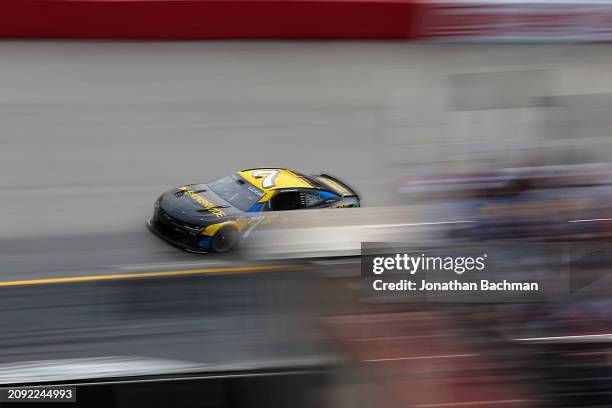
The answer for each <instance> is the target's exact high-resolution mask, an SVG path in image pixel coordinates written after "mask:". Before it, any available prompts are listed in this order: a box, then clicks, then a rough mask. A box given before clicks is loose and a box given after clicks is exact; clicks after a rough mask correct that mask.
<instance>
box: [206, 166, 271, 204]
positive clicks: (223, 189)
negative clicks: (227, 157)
mask: <svg viewBox="0 0 612 408" xmlns="http://www.w3.org/2000/svg"><path fill="white" fill-rule="evenodd" d="M208 188H210V189H211V190H212V191H213V192H214V193H215V194H217V195H218V196H220V197H221V198H223V199H224V200H225V201H227V202H228V203H230V204H231V205H233V206H234V207H236V208H238V209H240V210H242V211H249V210H250V209H251V207H253V206H254V205H255V204H257V202H258V201H259V200H260V199H261V197H263V196H264V194H265V193H264V192H263V191H261V190H260V189H258V188H257V187H255V186H254V185H252V184H251V183H249V182H247V181H246V180H244V179H243V178H242V177H240V176H238V175H236V174H234V175H231V176H227V177H223V178H222V179H219V180H217V181H213V182H211V183H208Z"/></svg>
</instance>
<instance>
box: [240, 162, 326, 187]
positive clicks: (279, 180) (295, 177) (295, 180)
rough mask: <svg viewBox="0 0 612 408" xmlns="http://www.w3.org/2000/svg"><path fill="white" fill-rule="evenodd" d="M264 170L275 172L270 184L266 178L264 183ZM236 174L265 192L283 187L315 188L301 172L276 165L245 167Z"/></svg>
mask: <svg viewBox="0 0 612 408" xmlns="http://www.w3.org/2000/svg"><path fill="white" fill-rule="evenodd" d="M266 172H270V173H269V174H272V175H273V174H274V173H272V172H276V176H274V177H273V182H272V183H273V184H272V185H270V184H269V183H270V180H267V184H266V176H267V174H266ZM238 174H239V175H240V176H241V177H243V178H244V179H245V180H246V181H248V182H249V183H251V184H253V185H254V186H256V187H257V188H259V189H261V190H263V191H265V192H270V191H274V190H278V189H285V188H315V186H314V185H313V184H312V183H311V182H309V181H308V180H307V179H306V178H305V177H304V176H302V175H301V174H299V173H297V172H294V171H291V170H288V169H283V168H278V167H261V168H255V169H247V170H242V171H239V172H238ZM264 185H265V187H264Z"/></svg>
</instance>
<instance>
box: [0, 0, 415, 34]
mask: <svg viewBox="0 0 612 408" xmlns="http://www.w3.org/2000/svg"><path fill="white" fill-rule="evenodd" d="M417 8H418V5H417V4H416V3H415V2H414V1H412V0H361V1H359V0H333V1H325V0H284V1H278V0H123V1H122V0H3V1H1V2H0V10H2V11H1V12H0V37H4V38H117V39H119V38H122V39H238V38H412V37H415V36H416V35H417V32H416V31H415V29H414V27H415V26H416V24H415V16H416V14H417Z"/></svg>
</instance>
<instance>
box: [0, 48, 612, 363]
mask: <svg viewBox="0 0 612 408" xmlns="http://www.w3.org/2000/svg"><path fill="white" fill-rule="evenodd" d="M485 48H486V47H485ZM488 49H489V50H491V48H488ZM521 50H522V51H521ZM581 50H582V49H581ZM600 50H601V49H600ZM464 51H465V50H462V49H458V48H457V47H456V46H455V45H438V46H434V47H432V46H429V45H422V44H416V45H407V44H405V43H393V42H391V43H359V42H327V43H325V42H291V43H284V42H273V41H270V42H209V43H198V42H183V43H181V42H177V43H156V42H127V43H119V42H19V41H8V42H2V43H0V90H1V92H0V202H1V205H0V283H6V282H23V281H31V280H49V279H61V278H67V277H70V278H74V277H88V276H101V275H111V276H112V275H121V274H134V273H141V274H146V273H149V274H150V273H156V272H160V271H161V272H176V271H181V270H190V269H191V270H193V269H198V270H204V272H199V273H198V275H197V276H184V275H181V276H166V277H160V276H149V277H147V278H145V277H143V278H142V279H109V280H104V281H87V280H85V281H76V282H64V283H58V282H52V281H51V282H48V281H46V282H40V284H36V285H29V284H24V285H19V286H0V293H1V296H0V328H1V329H0V350H2V352H0V364H4V363H11V362H15V361H29V360H47V359H64V358H79V357H93V356H109V355H113V356H115V355H133V354H135V353H136V354H139V355H148V356H156V357H161V358H171V359H181V360H185V359H196V360H197V361H199V362H210V363H211V364H220V363H223V362H225V363H232V362H235V363H239V362H242V363H244V364H246V363H247V362H253V361H256V360H258V359H260V357H261V359H266V360H269V361H270V360H274V359H276V360H278V361H280V360H286V359H287V358H286V357H287V355H288V354H292V355H293V356H294V357H295V355H296V354H306V355H308V356H312V355H314V356H320V355H322V352H321V350H320V349H319V350H317V351H313V350H312V347H313V344H318V343H317V339H318V331H317V329H316V328H315V327H314V325H313V322H312V316H314V315H315V314H316V311H315V310H312V309H309V308H308V307H305V305H312V304H314V303H316V302H313V301H312V299H311V298H310V295H311V294H312V293H313V291H312V287H311V286H310V285H309V284H308V282H310V280H309V279H307V278H306V277H305V275H304V274H303V273H302V272H299V271H294V270H287V271H284V272H279V271H269V270H268V271H265V272H266V273H257V274H254V273H248V274H246V273H245V274H243V273H219V271H217V272H215V273H210V274H209V273H207V272H206V271H207V270H209V269H215V268H217V269H218V268H227V267H232V266H236V265H243V264H244V261H243V260H240V261H239V262H238V264H237V263H236V261H237V260H236V259H233V258H232V257H231V256H230V257H229V258H227V257H225V258H222V259H217V258H215V257H211V256H208V257H206V258H202V257H201V256H197V255H193V254H187V253H184V252H181V251H178V250H176V249H175V248H172V247H170V246H168V245H167V244H166V243H164V242H161V241H160V240H159V239H158V238H156V237H155V236H153V235H152V234H150V233H149V232H148V231H147V229H146V227H145V222H146V220H147V218H148V216H149V215H150V213H151V210H152V203H153V201H154V199H155V198H156V197H157V196H158V195H159V194H160V193H161V192H162V191H164V190H166V189H168V188H171V187H173V186H177V185H181V184H184V183H189V182H200V181H208V180H210V179H214V178H217V177H221V176H224V175H227V174H229V173H231V172H234V171H236V170H238V169H242V168H250V167H258V166H283V167H289V168H294V169H297V170H301V171H303V172H306V173H309V172H313V173H314V172H321V171H325V172H329V173H331V174H334V175H337V176H338V177H340V178H343V179H345V180H347V181H348V182H349V183H350V184H352V185H353V186H354V187H355V188H356V189H357V190H358V191H359V192H360V193H361V195H362V196H363V199H364V201H363V204H364V205H368V206H371V205H384V204H386V203H387V202H388V193H387V191H388V190H387V186H386V185H385V183H386V182H388V181H389V180H390V179H391V178H392V177H394V176H398V175H404V174H405V169H402V168H397V167H394V165H395V164H394V161H393V160H391V159H392V158H393V157H395V156H394V155H393V153H396V155H397V154H403V151H399V150H397V149H396V148H395V146H396V145H394V144H391V145H389V143H388V142H389V141H397V140H396V139H397V138H400V139H402V140H404V139H406V138H410V135H406V134H405V129H404V128H400V135H399V136H398V134H397V133H394V132H393V131H391V130H392V129H394V128H395V126H397V125H398V123H400V124H401V122H402V120H403V119H404V118H403V117H402V116H401V114H400V117H399V118H397V117H395V115H397V114H398V111H399V112H411V110H415V112H416V113H415V115H416V116H418V117H420V116H421V115H422V114H424V113H427V104H428V103H430V102H431V101H432V100H435V101H442V103H445V102H444V101H445V97H444V95H442V94H441V93H440V90H441V89H442V87H443V85H444V84H445V83H446V82H445V81H446V76H445V75H446V74H447V73H448V72H456V71H467V72H469V71H470V70H471V69H473V67H474V66H475V64H481V65H484V66H485V67H486V69H491V68H493V69H501V68H502V67H508V66H511V65H512V64H519V63H521V64H522V62H521V61H527V62H528V65H530V66H531V67H534V66H535V67H536V68H539V67H546V66H550V65H551V64H552V65H554V64H556V63H557V62H559V61H563V60H564V58H565V57H563V55H565V54H564V52H565V47H562V46H559V47H556V48H555V47H553V50H552V51H551V52H550V55H552V57H549V58H548V59H545V58H544V57H542V53H541V52H540V51H539V50H538V49H537V47H536V48H533V49H531V48H530V49H528V50H525V49H524V48H512V47H511V48H509V49H508V50H507V51H496V50H495V47H493V52H494V53H495V55H490V54H483V53H482V52H481V50H480V48H478V47H476V48H471V49H470V51H469V52H467V53H466V52H464ZM517 51H520V54H519V55H518V56H517V55H516V54H515V53H516V52H517ZM573 51H574V54H572V57H573V58H576V60H580V59H581V58H582V57H585V58H584V60H585V61H590V62H591V63H593V58H586V57H588V56H593V54H592V53H591V54H589V53H588V52H586V51H584V52H583V51H579V50H578V49H576V48H574V49H573ZM441 55H442V56H444V57H442V58H441V57H440V56H441ZM597 55H599V54H597ZM602 55H603V54H602ZM477 56H478V57H479V59H477V60H474V61H475V62H472V59H474V58H475V57H477ZM581 56H582V57H581ZM604 57H605V55H604V56H603V57H600V58H599V60H600V61H601V60H603V59H605V58H604ZM517 61H519V62H517ZM602 72H609V71H607V70H606V71H602ZM568 83H569V82H568ZM568 88H571V87H568ZM436 103H437V102H436ZM424 107H425V108H424ZM425 116H427V115H425ZM425 120H426V121H433V122H435V121H436V120H437V117H436V116H435V115H434V116H433V117H427V118H426V119H425ZM390 129H391V130H390ZM427 133H429V131H427ZM404 148H405V146H404ZM398 152H399V153H398ZM390 158H391V159H390ZM425 221H426V220H425ZM247 264H248V262H247ZM289 269H290V268H289ZM226 272H227V271H226ZM243 272H246V271H243ZM249 272H252V271H249ZM283 285H284V286H283ZM314 292H316V291H314ZM270 293H273V294H274V296H269V295H270ZM181 294H183V295H184V296H179V295H181ZM281 305H282V307H281ZM299 328H301V329H299ZM228 339H230V340H229V341H228ZM284 350H286V351H287V353H284V352H283V351H284ZM302 350H305V352H304V353H301V351H302ZM246 353H248V355H247V354H246ZM272 354H274V355H272ZM194 356H197V357H194ZM255 356H257V357H255Z"/></svg>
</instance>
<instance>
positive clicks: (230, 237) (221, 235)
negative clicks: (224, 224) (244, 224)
mask: <svg viewBox="0 0 612 408" xmlns="http://www.w3.org/2000/svg"><path fill="white" fill-rule="evenodd" d="M234 237H235V234H234V233H233V232H232V231H219V232H218V233H217V235H215V238H214V240H213V249H214V250H215V251H216V252H225V251H227V250H229V249H231V248H232V246H234Z"/></svg>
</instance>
